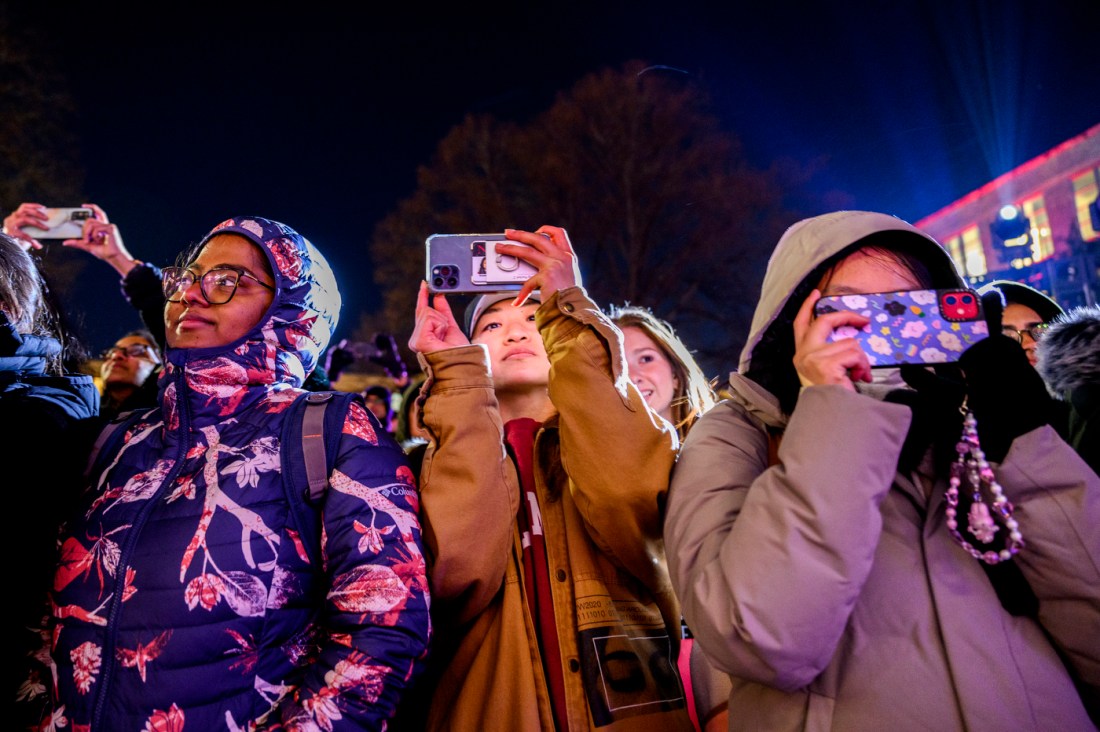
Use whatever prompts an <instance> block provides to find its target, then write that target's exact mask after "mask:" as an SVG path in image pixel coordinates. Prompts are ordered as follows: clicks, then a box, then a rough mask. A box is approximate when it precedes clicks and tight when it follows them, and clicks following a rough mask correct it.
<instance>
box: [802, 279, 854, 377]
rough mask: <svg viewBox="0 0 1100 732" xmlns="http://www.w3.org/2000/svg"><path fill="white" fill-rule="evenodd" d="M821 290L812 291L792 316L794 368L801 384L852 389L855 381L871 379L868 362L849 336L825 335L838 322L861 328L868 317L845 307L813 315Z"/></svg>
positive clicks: (840, 324)
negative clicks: (834, 337)
mask: <svg viewBox="0 0 1100 732" xmlns="http://www.w3.org/2000/svg"><path fill="white" fill-rule="evenodd" d="M820 298H821V292H820V291H819V290H814V291H813V292H811V293H810V296H809V297H807V298H806V300H805V302H803V303H802V307H800V308H799V309H798V315H796V316H795V318H794V343H795V346H794V368H795V371H797V372H798V378H799V380H800V381H801V382H802V385H803V386H814V385H817V384H838V385H840V386H843V387H844V388H845V389H848V390H849V391H855V389H856V388H855V384H854V383H853V382H855V381H866V382H869V381H871V363H870V361H869V360H868V359H867V354H866V353H864V352H863V349H862V348H860V346H859V343H858V342H856V340H855V339H853V338H845V339H843V340H838V341H833V342H829V341H828V340H826V339H827V338H828V337H829V335H830V334H831V333H832V332H833V331H834V330H836V329H837V328H839V327H840V326H842V325H850V326H852V327H853V328H862V327H863V326H865V325H867V323H868V322H870V321H869V319H868V318H867V317H865V316H863V315H859V314H858V313H853V312H851V311H848V310H838V311H836V312H832V313H822V314H821V315H818V316H817V317H816V318H814V317H813V313H814V303H816V302H817V301H818V300H819V299H820Z"/></svg>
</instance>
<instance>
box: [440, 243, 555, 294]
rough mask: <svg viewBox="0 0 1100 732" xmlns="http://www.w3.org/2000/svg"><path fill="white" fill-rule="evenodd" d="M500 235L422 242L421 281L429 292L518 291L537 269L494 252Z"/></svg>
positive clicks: (514, 258) (516, 258)
mask: <svg viewBox="0 0 1100 732" xmlns="http://www.w3.org/2000/svg"><path fill="white" fill-rule="evenodd" d="M498 242H507V243H508V244H515V245H517V246H521V247H525V246H527V245H526V244H523V243H521V242H518V241H512V240H510V239H508V237H506V236H504V234H432V235H431V236H429V237H428V238H427V240H425V242H424V245H425V251H426V255H427V256H426V257H425V263H426V272H425V275H426V277H425V279H426V280H427V282H428V290H429V291H430V292H444V293H481V292H501V291H507V290H518V289H520V288H521V287H522V286H523V283H524V282H526V281H527V280H528V279H529V278H530V277H531V276H532V275H534V274H536V273H537V272H538V269H537V268H536V267H535V266H534V265H532V264H530V263H528V262H525V261H524V260H522V259H519V258H518V257H513V256H511V255H508V254H503V253H500V252H497V250H496V245H497V243H498Z"/></svg>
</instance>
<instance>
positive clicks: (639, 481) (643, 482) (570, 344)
mask: <svg viewBox="0 0 1100 732" xmlns="http://www.w3.org/2000/svg"><path fill="white" fill-rule="evenodd" d="M535 318H536V322H537V324H538V326H539V331H540V332H541V333H542V337H543V341H544V343H545V344H546V352H547V354H548V355H549V357H550V399H551V401H553V403H554V407H555V408H556V409H557V411H558V414H559V415H560V416H559V424H560V430H561V460H562V467H563V468H564V469H565V472H566V474H567V475H568V476H569V489H570V491H571V492H572V495H573V500H574V502H575V504H576V506H577V509H578V510H579V511H580V514H581V516H582V517H583V519H584V522H585V525H586V526H587V529H588V533H589V536H590V537H591V539H592V541H593V542H595V544H596V546H598V547H599V548H600V551H601V552H602V553H603V554H604V555H605V556H607V557H609V558H611V559H612V560H613V561H614V562H615V563H616V564H618V565H619V566H621V567H622V568H623V569H625V570H626V571H627V572H629V573H630V574H631V575H633V576H634V577H637V578H639V579H640V580H642V581H643V582H644V583H645V584H646V586H648V587H649V588H651V589H654V590H661V591H663V590H664V589H665V588H666V587H667V586H668V579H667V574H666V569H665V559H664V544H663V541H662V538H661V512H662V509H663V504H664V500H665V495H666V493H667V491H668V482H669V475H670V473H671V471H672V465H673V463H674V462H675V460H676V451H677V448H678V447H679V442H678V438H677V436H676V432H675V430H674V429H673V428H672V426H671V425H669V424H668V423H667V422H666V421H664V420H663V419H661V418H660V417H659V416H657V415H656V414H655V413H654V412H652V411H651V410H650V409H649V408H648V407H647V406H646V403H645V399H644V398H643V397H642V395H641V393H640V392H639V391H638V389H637V388H636V387H635V386H634V384H633V383H631V382H630V379H629V378H628V377H627V375H626V368H625V362H626V359H625V356H624V353H623V346H622V334H621V333H620V331H619V330H618V328H616V327H615V326H614V325H613V324H612V323H611V322H610V321H609V320H608V319H607V317H606V316H604V314H603V313H602V312H600V310H599V308H598V307H597V306H596V305H595V304H594V303H593V302H592V301H591V300H590V299H589V298H588V295H587V293H585V291H584V290H583V289H582V288H580V287H571V288H568V289H566V290H561V291H559V292H558V293H556V294H555V295H554V296H552V297H551V298H549V299H548V300H546V301H545V302H544V303H543V304H542V306H541V307H540V308H539V309H538V311H537V313H536V315H535Z"/></svg>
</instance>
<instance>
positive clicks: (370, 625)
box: [283, 403, 431, 730]
mask: <svg viewBox="0 0 1100 732" xmlns="http://www.w3.org/2000/svg"><path fill="white" fill-rule="evenodd" d="M418 509H419V506H418V498H417V491H416V483H415V480H414V478H413V475H412V472H411V471H410V470H409V467H408V463H407V462H406V460H405V454H404V452H402V450H401V448H400V447H398V445H397V444H396V443H395V442H394V441H393V440H392V439H391V438H389V437H388V436H387V435H386V434H385V433H383V432H382V431H381V430H380V429H379V427H378V423H377V422H376V421H374V420H373V419H371V418H370V417H368V416H367V413H366V411H365V409H364V408H363V407H362V406H361V405H359V404H357V403H356V404H353V405H352V406H351V409H350V410H349V412H348V415H347V418H346V420H345V422H344V429H343V434H342V435H341V436H340V447H339V452H338V455H337V459H336V463H335V466H334V468H333V471H332V474H331V488H330V489H329V491H328V492H327V493H326V494H325V499H324V506H323V509H322V529H323V536H322V552H323V555H324V570H325V574H326V576H327V578H328V593H327V598H326V607H325V612H324V614H323V616H322V623H323V626H324V627H323V628H322V629H321V633H320V642H321V649H320V654H319V656H318V659H317V661H316V662H315V663H314V664H313V666H312V667H311V668H310V669H309V671H308V672H307V675H306V679H305V682H304V684H303V686H302V688H301V690H300V691H299V693H298V695H297V698H296V699H295V700H294V702H293V703H291V704H289V705H287V706H286V708H285V709H284V713H283V718H284V721H285V722H288V723H291V726H293V724H294V723H298V722H305V721H308V722H309V724H321V727H320V728H322V729H333V730H345V729H348V730H351V729H381V728H382V727H383V725H384V722H385V720H387V719H389V718H390V717H391V716H392V715H393V713H394V711H395V709H396V707H397V705H398V702H399V701H400V697H401V694H402V693H403V691H404V690H405V689H407V688H408V687H409V686H410V685H411V683H412V681H413V679H414V677H415V676H416V674H418V673H419V671H420V670H421V666H422V661H423V659H424V658H425V655H426V649H427V646H428V641H429V636H430V631H431V629H430V622H429V619H428V602H429V598H428V582H427V573H426V569H425V561H424V555H423V549H422V543H421V535H420V522H419V519H418V517H417V512H418ZM337 710H338V711H337ZM321 718H323V720H322V719H321ZM326 724H327V725H328V726H326ZM307 727H308V725H307ZM295 728H297V727H295Z"/></svg>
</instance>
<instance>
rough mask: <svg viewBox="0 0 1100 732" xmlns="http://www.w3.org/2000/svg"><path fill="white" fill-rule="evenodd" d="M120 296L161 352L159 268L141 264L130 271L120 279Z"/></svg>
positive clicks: (162, 309)
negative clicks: (138, 317)
mask: <svg viewBox="0 0 1100 732" xmlns="http://www.w3.org/2000/svg"><path fill="white" fill-rule="evenodd" d="M121 287H122V294H123V295H124V296H125V297H126V301H127V302H129V303H130V305H131V306H132V307H133V308H134V309H135V310H137V311H138V314H139V315H141V322H142V323H144V324H145V328H146V329H147V330H148V331H149V332H150V333H152V334H153V337H154V338H155V339H156V341H157V345H158V346H160V347H161V349H162V350H163V349H164V347H165V335H164V292H163V291H162V290H161V286H160V268H159V267H157V266H156V265H152V264H149V263H148V262H142V263H141V264H139V265H138V266H136V267H134V268H133V269H131V270H130V271H129V272H127V273H126V276H125V277H123V278H122V283H121Z"/></svg>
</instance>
